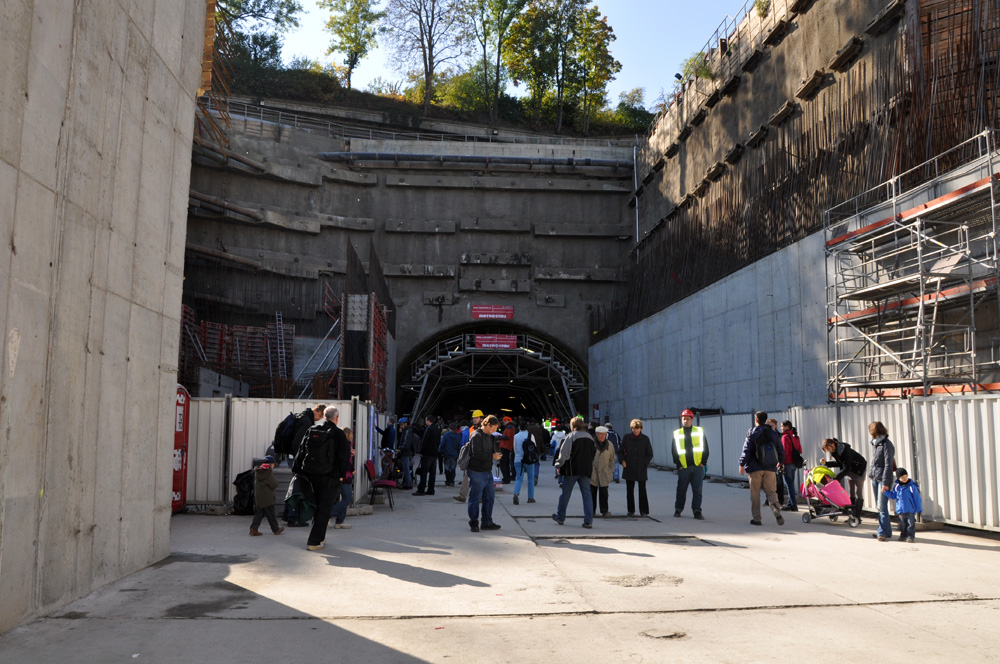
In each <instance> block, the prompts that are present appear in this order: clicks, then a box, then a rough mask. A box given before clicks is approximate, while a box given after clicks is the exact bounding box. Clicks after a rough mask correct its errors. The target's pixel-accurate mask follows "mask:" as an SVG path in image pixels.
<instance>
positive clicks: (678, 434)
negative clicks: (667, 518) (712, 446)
mask: <svg viewBox="0 0 1000 664" xmlns="http://www.w3.org/2000/svg"><path fill="white" fill-rule="evenodd" d="M693 425H694V413H693V412H691V411H690V410H687V409H685V410H684V412H682V413H681V428H680V429H677V430H675V431H674V444H673V445H672V446H671V448H670V451H671V452H672V453H673V456H674V467H676V468H677V497H676V498H674V516H677V517H679V516H680V515H681V512H683V511H684V502H685V501H686V499H687V488H688V485H690V486H691V509H692V510H694V518H696V519H699V520H701V519H704V518H705V517H703V516H702V515H701V484H702V480H704V479H705V464H707V463H708V440H707V439H706V438H705V431H704V430H703V429H702V428H701V427H696V426H693Z"/></svg>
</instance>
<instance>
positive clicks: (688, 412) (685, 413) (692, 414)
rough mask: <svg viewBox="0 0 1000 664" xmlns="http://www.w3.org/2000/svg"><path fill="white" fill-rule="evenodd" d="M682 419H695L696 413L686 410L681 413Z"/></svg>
mask: <svg viewBox="0 0 1000 664" xmlns="http://www.w3.org/2000/svg"><path fill="white" fill-rule="evenodd" d="M681 417H694V413H692V412H691V409H690V408H685V409H684V412H683V413H681Z"/></svg>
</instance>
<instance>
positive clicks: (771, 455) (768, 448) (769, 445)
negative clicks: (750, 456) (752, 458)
mask: <svg viewBox="0 0 1000 664" xmlns="http://www.w3.org/2000/svg"><path fill="white" fill-rule="evenodd" d="M772 434H773V430H772V429H771V428H770V427H766V428H765V429H763V430H761V432H760V435H759V436H757V440H756V441H754V445H755V447H756V454H757V463H759V464H760V465H762V466H764V467H765V468H768V467H770V466H777V465H778V450H777V449H775V443H774V436H773V435H772Z"/></svg>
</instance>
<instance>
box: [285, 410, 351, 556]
mask: <svg viewBox="0 0 1000 664" xmlns="http://www.w3.org/2000/svg"><path fill="white" fill-rule="evenodd" d="M323 415H324V417H325V418H326V419H324V420H323V421H322V422H320V423H319V424H317V425H315V426H313V427H311V428H310V429H309V430H308V431H307V432H306V435H305V437H304V438H303V439H302V442H301V443H300V444H299V450H298V453H297V454H296V455H295V462H294V463H293V464H292V470H293V471H295V472H296V473H297V474H299V475H301V476H302V477H304V478H305V479H306V480H308V481H309V484H310V485H311V486H312V490H313V494H314V495H315V499H316V514H315V515H314V517H313V525H312V528H311V529H310V530H309V539H308V540H307V542H306V548H307V549H309V550H310V551H318V550H319V549H322V548H323V545H324V542H325V541H326V528H327V522H328V521H329V520H330V511H331V510H332V509H333V505H334V503H335V502H336V501H337V498H338V496H339V494H340V483H341V482H344V481H346V475H347V471H348V470H350V462H351V445H350V443H349V442H348V440H347V436H346V435H344V432H343V431H342V430H341V429H340V427H338V426H337V421H338V420H339V419H340V411H339V410H338V409H337V408H334V407H333V406H331V407H329V408H327V409H326V411H324V413H323Z"/></svg>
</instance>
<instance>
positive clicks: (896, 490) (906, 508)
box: [889, 468, 924, 542]
mask: <svg viewBox="0 0 1000 664" xmlns="http://www.w3.org/2000/svg"><path fill="white" fill-rule="evenodd" d="M889 497H890V498H894V499H895V500H896V514H897V515H899V530H900V532H899V541H900V542H903V541H906V542H912V541H913V535H914V532H915V527H916V520H917V515H918V514H920V513H922V512H923V511H924V504H923V501H922V500H921V499H920V487H919V486H917V482H916V480H911V479H910V476H909V475H907V474H906V468H897V469H896V485H895V486H894V487H893V488H892V492H891V493H890V494H889Z"/></svg>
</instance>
